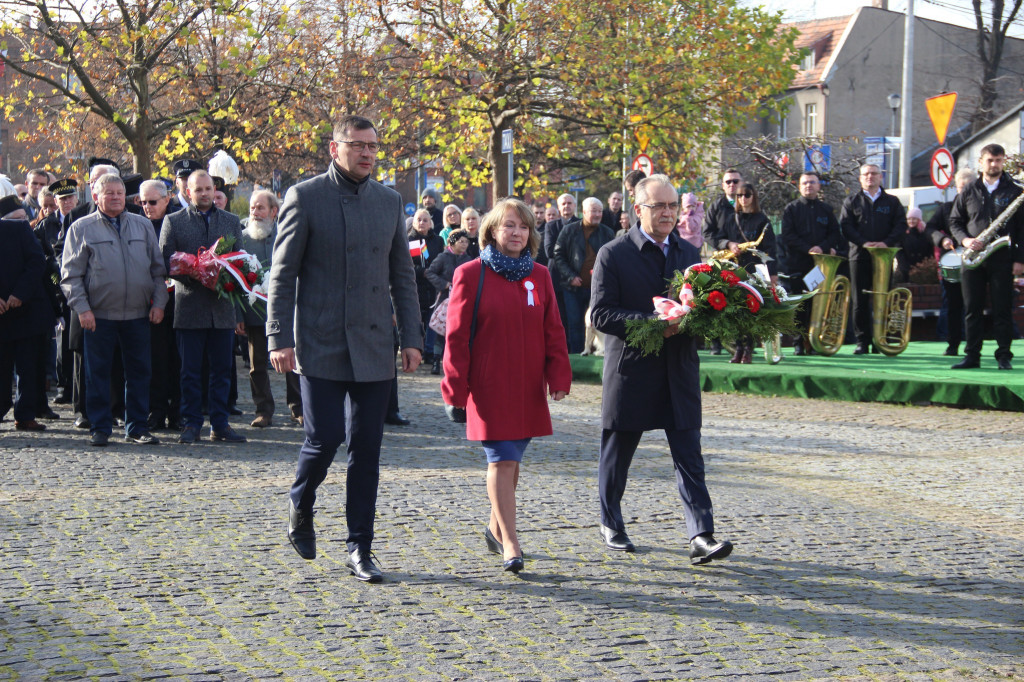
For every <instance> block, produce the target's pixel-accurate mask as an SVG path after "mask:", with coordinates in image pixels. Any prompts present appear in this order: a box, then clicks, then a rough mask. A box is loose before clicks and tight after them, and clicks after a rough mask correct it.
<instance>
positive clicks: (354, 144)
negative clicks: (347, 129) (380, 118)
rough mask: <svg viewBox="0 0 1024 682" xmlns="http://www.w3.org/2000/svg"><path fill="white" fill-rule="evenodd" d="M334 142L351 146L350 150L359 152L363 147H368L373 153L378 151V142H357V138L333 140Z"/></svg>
mask: <svg viewBox="0 0 1024 682" xmlns="http://www.w3.org/2000/svg"><path fill="white" fill-rule="evenodd" d="M335 142H339V143H344V144H347V145H348V146H349V147H352V151H355V152H359V153H362V151H363V150H364V149H369V150H370V151H371V152H373V153H374V154H376V153H377V152H378V151H380V144H379V143H377V142H359V141H357V140H335Z"/></svg>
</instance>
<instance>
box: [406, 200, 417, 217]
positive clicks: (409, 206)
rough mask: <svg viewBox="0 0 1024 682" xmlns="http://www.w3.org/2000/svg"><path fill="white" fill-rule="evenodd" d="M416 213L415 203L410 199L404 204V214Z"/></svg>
mask: <svg viewBox="0 0 1024 682" xmlns="http://www.w3.org/2000/svg"><path fill="white" fill-rule="evenodd" d="M414 213H416V204H414V203H412V202H411V201H410V202H409V203H408V204H406V205H405V215H412V214H414Z"/></svg>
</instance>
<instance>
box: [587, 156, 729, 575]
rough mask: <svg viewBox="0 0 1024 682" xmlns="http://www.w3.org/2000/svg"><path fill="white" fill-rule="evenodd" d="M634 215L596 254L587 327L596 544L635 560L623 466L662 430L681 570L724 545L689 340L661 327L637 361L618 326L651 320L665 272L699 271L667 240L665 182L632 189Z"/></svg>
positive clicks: (725, 550) (670, 230) (671, 223)
mask: <svg viewBox="0 0 1024 682" xmlns="http://www.w3.org/2000/svg"><path fill="white" fill-rule="evenodd" d="M636 207H637V211H638V214H639V216H640V221H639V224H638V225H634V226H633V227H632V228H630V230H629V232H627V233H626V234H625V235H623V236H621V237H618V238H616V239H615V240H614V241H612V242H610V243H608V244H607V245H605V246H604V247H603V248H602V249H601V251H600V252H599V253H598V254H597V263H596V265H595V267H594V278H593V285H592V288H593V291H592V294H591V302H590V309H591V318H592V320H593V324H594V327H595V328H597V329H598V330H600V331H602V332H604V334H605V355H604V381H603V395H602V406H601V428H602V432H601V459H600V465H599V466H600V468H599V471H598V487H599V489H600V494H601V535H602V537H603V538H604V541H605V545H606V546H607V547H608V548H610V549H615V550H622V551H627V552H632V551H634V549H635V547H634V545H633V543H632V542H631V541H630V539H629V536H628V535H627V534H626V526H625V522H624V521H623V518H622V510H621V507H620V502H621V500H622V496H623V494H624V493H625V490H626V479H627V477H628V474H629V465H630V463H631V462H632V460H633V454H634V453H635V452H636V448H637V445H638V444H639V443H640V438H641V436H643V433H644V431H650V430H652V429H664V430H665V435H666V436H667V437H668V444H669V449H670V450H671V452H672V462H673V464H674V467H675V472H676V483H677V485H678V488H679V495H680V497H682V499H683V511H684V512H685V514H686V527H687V531H688V537H689V538H690V561H691V562H692V563H694V564H702V563H706V562H708V561H711V560H712V559H721V558H725V557H726V556H728V555H729V553H730V552H731V551H732V544H730V543H729V542H728V541H723V542H719V541H717V540H715V538H714V535H713V533H714V530H715V529H714V518H713V512H712V507H711V496H710V495H709V494H708V489H707V486H706V485H705V483H704V459H703V457H702V455H701V450H700V427H701V406H700V382H699V379H698V369H699V365H700V363H699V360H698V359H697V345H696V341H695V339H693V338H692V337H690V336H688V335H683V334H678V333H677V332H678V329H679V328H678V326H670V327H669V328H668V329H666V330H665V335H666V338H665V344H664V346H663V347H662V349H661V351H660V352H659V353H658V354H657V355H650V356H646V357H645V356H642V355H641V354H640V352H639V351H637V350H636V349H634V348H630V347H628V346H627V345H626V342H625V340H624V339H625V337H626V321H627V320H644V319H649V318H653V317H656V315H655V313H654V303H653V298H654V297H655V296H665V295H666V289H667V286H666V282H667V281H668V279H669V278H670V277H671V276H672V273H673V272H674V271H676V270H680V271H682V270H685V269H686V268H687V267H688V266H689V265H692V264H694V263H699V262H700V254H699V252H698V251H697V249H696V248H695V247H694V246H693V245H692V244H690V243H689V242H686V241H684V240H682V239H680V238H679V236H678V235H677V234H676V232H675V225H676V220H677V219H678V216H679V195H678V194H677V193H676V190H675V188H674V186H673V185H672V182H671V180H669V178H668V177H667V176H665V175H652V176H651V177H649V178H645V179H644V180H642V181H640V183H639V184H638V185H637V188H636Z"/></svg>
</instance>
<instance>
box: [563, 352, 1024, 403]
mask: <svg viewBox="0 0 1024 682" xmlns="http://www.w3.org/2000/svg"><path fill="white" fill-rule="evenodd" d="M853 348H854V346H853V345H852V344H850V345H846V346H843V348H842V349H841V350H840V351H839V353H837V354H836V355H833V356H832V357H822V356H820V355H812V356H803V357H797V356H795V355H793V354H792V353H793V350H792V349H791V348H785V349H783V352H784V355H785V357H784V358H783V360H782V361H781V362H780V363H779V364H777V365H770V364H768V363H767V362H766V361H765V359H764V353H763V352H761V350H760V349H757V351H756V352H755V354H754V363H753V364H751V365H733V364H730V363H729V357H730V356H729V355H728V354H727V353H725V352H723V354H722V355H718V356H714V355H709V354H708V352H707V351H699V355H700V379H701V388H702V389H703V390H704V391H710V392H717V393H749V394H753V395H780V396H789V397H794V398H820V399H824V400H847V401H858V402H889V403H915V404H928V403H931V404H936V405H952V406H957V407H969V408H975V409H990V410H1011V411H1016V412H1021V411H1024V355H1022V353H1024V340H1017V341H1014V342H1013V351H1014V354H1015V355H1016V356H1017V359H1016V364H1017V366H1016V367H1014V369H1013V371H1009V372H1006V371H999V370H997V369H996V361H995V359H994V358H993V357H992V352H993V351H994V350H995V342H993V341H991V340H989V341H986V342H985V348H984V350H983V352H982V358H981V369H966V370H952V369H950V366H951V365H952V364H953V363H955V362H958V361H959V359H961V358H962V357H963V356H962V355H961V356H960V358H955V357H946V356H944V355H943V354H942V352H943V351H944V350H945V349H946V344H945V343H943V342H926V341H915V342H913V343H911V344H910V345H909V346H908V347H907V350H905V351H904V352H903V353H901V354H900V355H898V356H896V357H894V358H889V357H886V356H884V355H854V354H853ZM571 359H572V366H573V378H574V379H575V380H577V381H586V382H600V381H601V367H602V359H601V358H595V357H592V356H587V357H581V356H578V355H574V356H572V358H571Z"/></svg>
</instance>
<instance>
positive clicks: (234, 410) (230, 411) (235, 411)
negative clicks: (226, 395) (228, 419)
mask: <svg viewBox="0 0 1024 682" xmlns="http://www.w3.org/2000/svg"><path fill="white" fill-rule="evenodd" d="M228 414H230V415H231V416H232V417H237V416H239V415H241V414H242V411H241V410H240V409H238V408H237V407H235V406H234V405H232V406H231V407H229V408H228Z"/></svg>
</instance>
